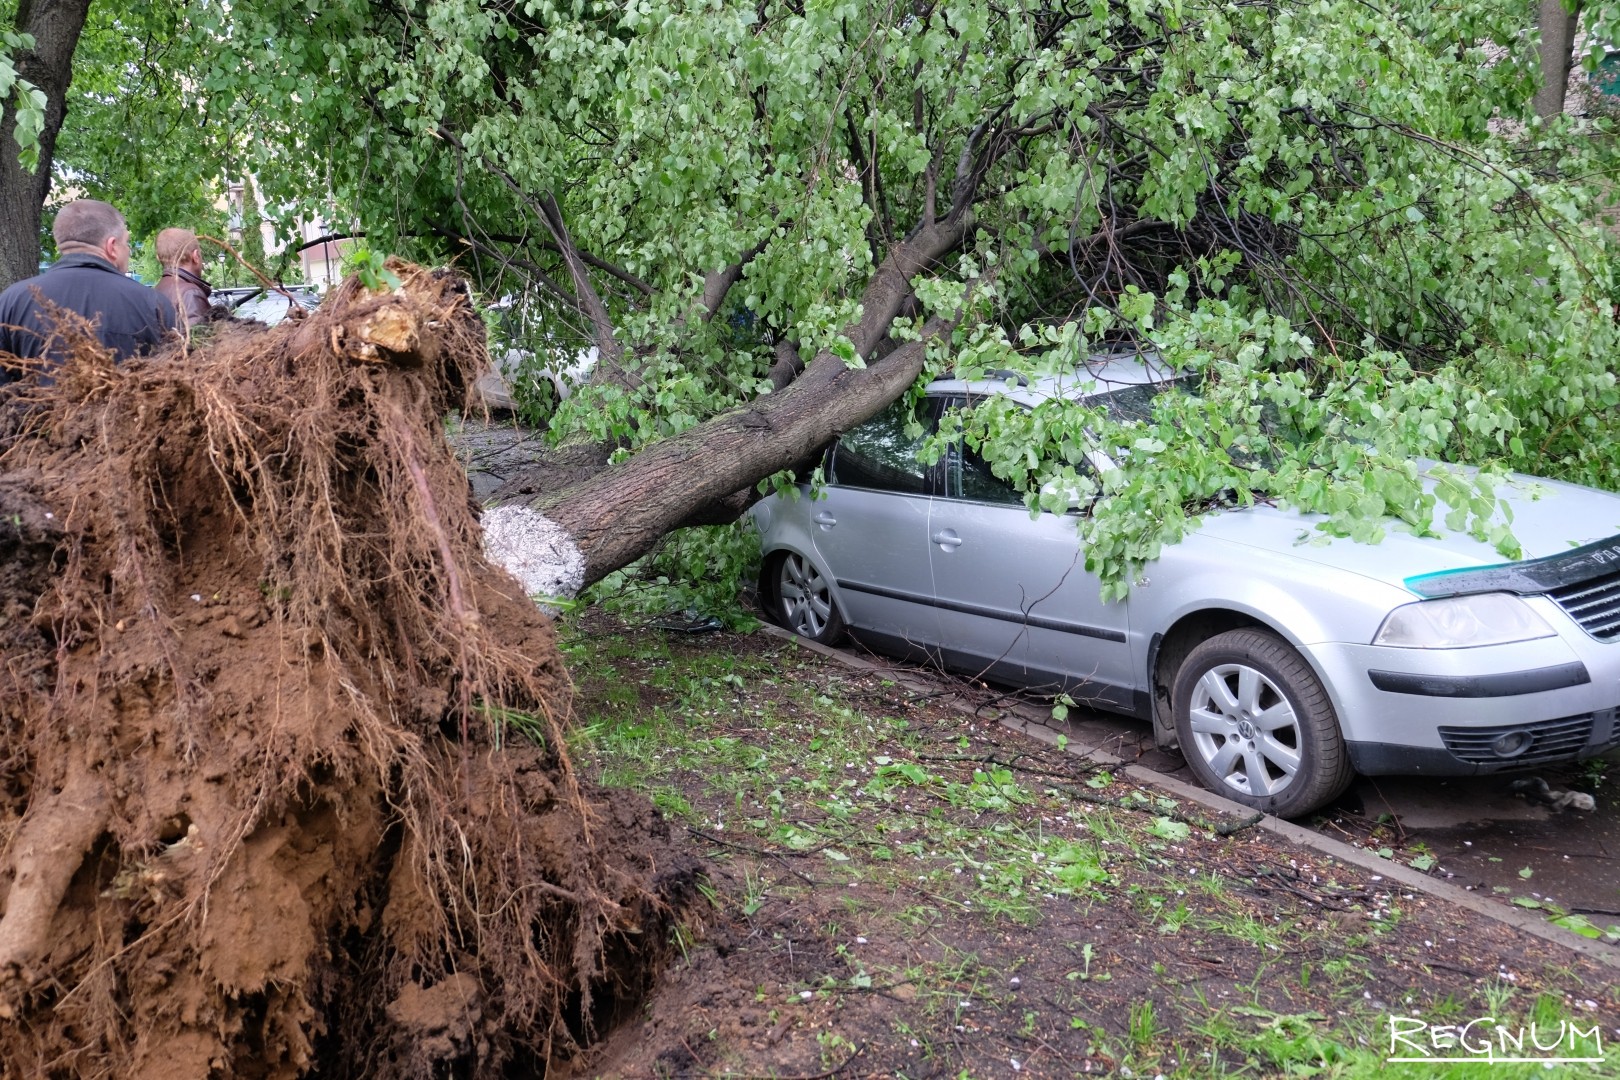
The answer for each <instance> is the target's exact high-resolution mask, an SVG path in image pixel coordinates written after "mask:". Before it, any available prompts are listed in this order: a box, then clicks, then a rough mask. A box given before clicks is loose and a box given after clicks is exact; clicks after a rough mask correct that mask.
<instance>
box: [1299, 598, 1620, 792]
mask: <svg viewBox="0 0 1620 1080" xmlns="http://www.w3.org/2000/svg"><path fill="white" fill-rule="evenodd" d="M1530 602H1531V603H1535V604H1537V606H1538V611H1540V612H1541V613H1542V614H1543V615H1544V617H1545V618H1546V619H1547V621H1548V624H1549V625H1551V626H1554V627H1557V628H1559V630H1560V634H1559V636H1556V637H1550V638H1542V639H1538V640H1536V641H1524V642H1515V643H1513V644H1511V645H1493V646H1486V647H1482V648H1475V649H1392V648H1387V647H1384V646H1375V645H1355V644H1347V643H1329V644H1323V645H1315V646H1311V647H1309V648H1308V649H1307V650H1306V651H1307V653H1308V654H1309V658H1310V660H1311V662H1312V663H1313V664H1314V665H1315V666H1316V669H1317V671H1318V673H1319V674H1321V675H1322V677H1323V680H1324V682H1325V683H1326V685H1327V690H1328V694H1329V695H1330V696H1331V697H1332V698H1333V704H1334V708H1335V710H1336V711H1337V713H1338V718H1339V725H1340V728H1341V729H1342V730H1343V732H1344V737H1345V742H1346V744H1347V749H1348V751H1349V753H1350V758H1351V762H1352V763H1353V764H1354V765H1355V767H1356V769H1357V771H1359V772H1361V773H1364V774H1366V775H1371V776H1378V775H1391V774H1401V773H1406V774H1412V773H1418V774H1428V775H1436V776H1468V775H1474V774H1479V773H1495V772H1509V771H1515V770H1521V769H1528V768H1535V767H1539V766H1543V765H1549V764H1555V763H1565V762H1576V761H1582V760H1585V759H1586V758H1590V757H1595V756H1597V755H1598V754H1601V753H1603V752H1605V751H1606V750H1609V749H1611V748H1613V747H1615V746H1616V745H1620V643H1605V642H1600V641H1597V640H1594V639H1593V638H1591V637H1589V636H1588V635H1586V634H1585V633H1584V632H1582V631H1581V630H1580V629H1579V628H1578V627H1575V626H1574V625H1573V623H1571V622H1570V621H1569V620H1568V619H1567V618H1565V617H1564V616H1563V615H1562V613H1561V612H1558V611H1557V609H1556V608H1553V607H1552V605H1550V604H1547V605H1546V609H1545V610H1542V609H1541V604H1542V603H1545V601H1541V600H1540V599H1539V598H1537V599H1533V600H1531V601H1530Z"/></svg>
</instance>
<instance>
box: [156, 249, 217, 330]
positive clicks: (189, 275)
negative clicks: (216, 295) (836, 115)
mask: <svg viewBox="0 0 1620 1080" xmlns="http://www.w3.org/2000/svg"><path fill="white" fill-rule="evenodd" d="M157 257H158V262H159V263H161V264H162V265H163V278H162V279H161V280H160V281H159V282H158V283H157V291H158V292H160V293H162V294H163V295H164V296H167V297H168V298H169V301H170V302H171V303H172V304H174V306H175V310H177V311H178V312H180V314H181V315H182V316H184V317H185V320H186V325H187V326H196V325H197V324H198V323H200V322H202V321H203V320H205V319H207V318H208V297H209V295H210V294H212V293H213V291H214V290H213V288H212V287H211V286H210V285H209V284H208V282H206V281H204V280H203V279H202V264H203V263H202V247H201V246H199V245H198V243H197V234H196V233H194V232H192V231H191V230H190V229H164V230H163V231H162V232H160V233H158V234H157Z"/></svg>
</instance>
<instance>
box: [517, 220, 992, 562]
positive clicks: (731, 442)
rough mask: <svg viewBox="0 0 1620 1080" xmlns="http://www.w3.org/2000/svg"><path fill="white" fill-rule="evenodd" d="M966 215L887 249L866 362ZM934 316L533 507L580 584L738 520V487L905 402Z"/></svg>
mask: <svg viewBox="0 0 1620 1080" xmlns="http://www.w3.org/2000/svg"><path fill="white" fill-rule="evenodd" d="M971 228H972V223H971V218H970V215H968V214H966V213H962V214H959V215H953V216H952V217H950V218H947V219H946V220H944V221H940V222H934V223H932V224H929V225H927V226H925V227H924V228H922V229H920V230H918V231H917V232H916V233H914V234H912V235H911V236H910V237H908V238H907V239H906V240H905V241H903V242H901V243H900V244H898V245H897V246H896V247H895V248H894V250H893V251H891V252H890V254H889V256H888V258H887V259H885V260H884V263H883V265H882V266H880V267H879V268H878V270H877V272H876V274H874V275H873V278H872V280H871V282H870V283H869V284H868V285H867V288H866V292H865V294H864V295H863V296H862V306H861V312H862V313H861V318H860V319H859V321H857V322H856V323H854V324H853V325H851V326H850V327H848V328H847V329H846V331H845V336H847V337H848V338H849V339H850V341H851V342H853V343H854V345H855V349H856V352H857V353H858V354H859V355H860V356H862V357H871V356H873V355H874V354H875V353H876V351H877V346H878V344H879V343H880V342H881V341H882V340H883V339H884V338H885V337H886V336H887V334H888V333H889V330H890V328H891V326H892V324H893V322H894V319H895V317H896V315H897V314H898V313H899V312H900V310H901V307H902V305H903V304H904V303H905V301H906V300H907V299H908V298H909V297H910V296H911V279H912V277H913V276H914V275H916V274H917V273H919V272H920V271H922V270H924V269H926V268H927V267H928V266H929V265H930V264H932V263H934V262H935V261H937V260H938V259H940V258H941V257H943V256H944V255H945V254H947V253H948V252H950V251H952V250H953V249H955V248H956V247H957V246H958V245H960V244H961V243H962V241H963V239H964V238H965V237H966V236H967V235H968V234H969V231H970V230H971ZM951 325H952V324H951V323H950V322H949V321H948V320H944V319H934V320H932V321H930V322H929V324H928V325H927V326H925V327H924V329H923V337H922V339H921V340H919V341H913V342H908V343H906V344H905V345H903V346H901V347H900V348H898V349H895V350H894V351H892V352H890V353H888V354H887V355H886V356H884V357H883V358H882V359H881V360H878V361H877V362H875V363H871V364H870V365H869V366H867V367H850V366H849V365H847V364H845V362H844V361H843V360H842V359H841V358H840V357H839V356H837V355H836V354H834V353H832V352H830V351H828V350H823V351H822V352H821V353H819V354H818V355H817V356H816V357H815V358H814V359H813V360H811V361H810V363H809V364H808V365H807V366H806V368H805V370H804V373H803V374H802V375H801V376H800V377H799V378H798V379H796V380H794V381H793V383H792V384H791V385H790V386H788V388H787V389H785V390H783V391H782V392H780V393H776V394H769V395H766V396H765V397H762V398H760V399H758V400H757V401H754V402H752V403H750V404H748V405H746V406H743V407H741V408H737V409H733V410H731V411H730V412H726V413H722V414H721V415H719V416H717V417H715V418H713V419H712V420H710V421H708V422H707V423H704V424H700V425H699V426H697V427H695V428H692V429H691V430H689V431H686V432H684V433H682V434H681V435H677V436H675V437H673V438H670V439H666V440H663V441H662V442H658V443H654V444H653V445H651V446H648V447H646V448H645V449H643V450H640V451H638V452H637V453H636V454H635V455H634V456H633V457H631V458H630V459H628V460H627V461H625V462H623V463H622V464H620V465H616V466H611V467H609V468H607V469H604V470H603V471H601V472H599V473H597V474H595V475H594V476H591V477H589V478H588V479H585V480H583V481H581V482H579V483H576V484H574V485H573V486H571V487H569V488H566V489H564V490H563V491H560V492H547V493H542V494H540V495H539V496H537V497H534V498H533V499H531V500H529V501H528V505H529V506H531V507H532V508H533V509H535V510H538V511H540V512H541V513H543V514H545V515H546V516H547V517H548V518H550V519H551V520H552V521H554V522H556V523H557V524H558V525H560V526H562V527H563V529H564V530H566V531H567V533H568V534H569V536H570V537H571V538H572V539H573V541H574V543H575V544H576V545H578V547H579V549H580V551H581V552H582V553H583V555H584V556H585V564H586V569H585V584H587V585H589V584H591V583H592V582H595V581H599V580H601V579H602V578H603V577H605V576H606V575H607V574H609V573H611V572H613V571H614V570H617V569H619V568H620V567H622V566H625V565H627V564H629V563H630V562H632V561H634V560H635V559H636V558H637V557H639V556H640V555H642V554H643V553H645V552H647V551H648V550H650V549H651V548H652V546H653V544H654V543H656V542H657V540H658V538H659V537H660V536H662V535H663V534H664V533H666V532H668V531H670V530H671V529H673V528H677V527H680V526H682V525H685V524H692V523H696V522H705V521H710V522H712V521H718V520H731V519H735V517H736V515H737V514H738V513H740V512H741V510H742V509H743V508H744V506H745V505H746V500H742V499H738V498H737V497H736V496H737V494H738V492H739V491H743V490H746V489H748V488H750V487H751V486H752V485H753V484H755V483H757V482H758V481H759V479H760V477H763V476H769V475H771V474H772V473H774V472H777V471H778V470H780V469H785V468H788V467H790V466H792V465H794V464H795V463H797V462H799V461H802V460H803V459H804V458H805V456H806V455H807V454H810V453H812V452H813V451H814V450H815V449H816V448H817V447H818V446H821V445H822V444H824V443H826V442H828V441H829V440H831V439H832V438H833V437H834V436H836V435H838V434H839V433H840V432H843V431H846V430H848V429H849V428H851V427H853V426H855V425H856V424H859V423H861V422H863V421H865V420H867V419H868V418H870V417H871V416H873V415H874V414H876V413H877V412H878V411H879V410H881V409H882V408H883V407H884V406H885V405H887V404H889V402H891V401H893V400H895V399H896V398H898V397H899V396H900V395H901V394H902V393H903V392H904V391H905V389H906V387H908V386H910V385H911V384H912V382H914V381H915V380H916V378H917V376H918V374H919V373H920V372H921V371H922V367H923V358H924V352H925V349H926V343H927V342H928V341H929V340H930V339H931V338H933V337H937V336H939V335H941V334H944V333H948V332H949V330H950V327H951Z"/></svg>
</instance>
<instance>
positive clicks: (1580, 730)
mask: <svg viewBox="0 0 1620 1080" xmlns="http://www.w3.org/2000/svg"><path fill="white" fill-rule="evenodd" d="M1514 731H1524V732H1528V733H1529V734H1530V736H1531V743H1530V745H1529V747H1527V748H1526V749H1525V751H1524V752H1523V753H1521V754H1515V755H1514V756H1513V757H1510V758H1504V757H1500V756H1498V754H1497V753H1496V751H1495V750H1492V749H1491V743H1493V742H1495V741H1496V740H1497V739H1498V738H1500V737H1501V736H1503V735H1506V734H1508V733H1509V732H1514ZM1440 738H1441V739H1442V740H1443V741H1444V742H1445V744H1446V749H1447V750H1450V751H1451V752H1452V753H1453V754H1455V755H1457V756H1458V757H1459V758H1461V759H1462V760H1464V761H1467V762H1470V763H1471V764H1474V765H1501V766H1503V767H1508V766H1513V767H1517V766H1520V765H1539V764H1542V763H1544V762H1548V761H1559V760H1567V759H1569V758H1573V757H1575V756H1576V755H1577V754H1579V753H1580V752H1581V751H1582V750H1583V749H1585V748H1586V744H1587V743H1588V742H1590V741H1591V739H1592V714H1591V713H1586V714H1584V715H1582V716H1566V717H1563V718H1562V719H1559V720H1544V721H1542V722H1541V723H1539V724H1504V725H1502V726H1501V727H1477V728H1462V727H1442V728H1441V729H1440Z"/></svg>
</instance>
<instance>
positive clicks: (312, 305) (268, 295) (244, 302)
mask: <svg viewBox="0 0 1620 1080" xmlns="http://www.w3.org/2000/svg"><path fill="white" fill-rule="evenodd" d="M282 288H283V289H284V290H285V291H276V290H271V289H262V288H254V287H246V288H223V289H215V290H214V291H213V293H212V294H211V295H210V296H209V301H210V302H211V303H212V304H213V305H214V306H215V307H223V308H225V309H226V310H227V311H229V312H230V313H231V314H232V315H235V316H236V317H237V318H238V319H252V320H253V321H254V322H261V323H264V324H265V325H266V326H275V325H276V324H277V323H279V322H281V321H282V320H283V319H285V318H286V317H287V316H288V314H290V313H291V311H292V309H293V308H294V306H297V307H300V308H303V309H304V310H305V311H314V310H315V309H316V308H317V307H319V306H320V303H321V294H320V293H319V292H318V291H317V290H316V289H315V287H314V286H313V285H286V286H283V287H282Z"/></svg>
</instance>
